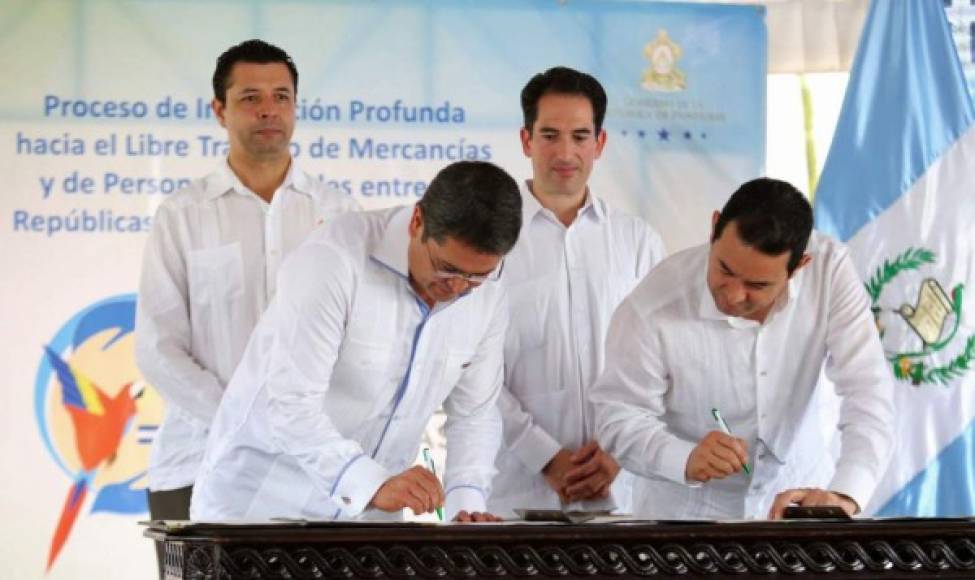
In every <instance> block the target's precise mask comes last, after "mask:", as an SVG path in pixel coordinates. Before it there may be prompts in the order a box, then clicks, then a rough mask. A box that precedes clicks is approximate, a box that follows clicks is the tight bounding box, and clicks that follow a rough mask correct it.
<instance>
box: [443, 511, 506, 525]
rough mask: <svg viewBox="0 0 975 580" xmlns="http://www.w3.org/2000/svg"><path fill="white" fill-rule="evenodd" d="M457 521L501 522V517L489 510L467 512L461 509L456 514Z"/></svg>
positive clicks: (455, 519)
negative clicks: (488, 511) (490, 512)
mask: <svg viewBox="0 0 975 580" xmlns="http://www.w3.org/2000/svg"><path fill="white" fill-rule="evenodd" d="M454 521H455V522H500V521H501V518H500V517H498V516H496V515H494V514H489V513H487V512H471V513H467V511H466V510H460V511H459V512H457V515H456V516H454Z"/></svg>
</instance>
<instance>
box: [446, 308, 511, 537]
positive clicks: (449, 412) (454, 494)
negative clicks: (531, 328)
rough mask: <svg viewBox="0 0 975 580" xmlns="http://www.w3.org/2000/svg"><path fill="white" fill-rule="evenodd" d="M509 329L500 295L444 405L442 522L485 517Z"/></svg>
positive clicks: (497, 438)
mask: <svg viewBox="0 0 975 580" xmlns="http://www.w3.org/2000/svg"><path fill="white" fill-rule="evenodd" d="M507 326H508V302H507V299H506V297H505V295H503V294H502V296H501V297H500V298H499V299H498V300H497V301H496V303H495V306H494V314H493V315H492V317H491V321H490V322H489V323H488V327H487V331H486V332H485V334H484V338H482V339H481V341H480V343H479V344H478V345H477V350H476V351H475V352H474V354H473V356H472V357H471V360H470V361H469V364H468V363H467V361H464V362H463V363H462V364H466V365H467V367H466V368H465V369H464V372H463V374H461V376H460V379H459V380H458V381H457V384H456V385H454V387H453V389H451V391H450V394H449V395H448V396H447V398H446V399H445V400H444V403H443V407H444V412H445V413H446V416H447V421H446V423H445V424H444V432H445V435H446V438H447V466H446V470H445V472H444V492H445V494H446V502H445V506H444V507H445V510H444V511H445V514H444V516H445V518H446V519H447V521H450V520H453V519H454V516H456V514H457V512H459V511H461V510H466V511H468V512H474V511H481V512H483V511H485V510H486V509H487V497H488V495H489V494H490V491H491V480H492V479H493V478H494V474H495V473H496V470H495V467H494V459H495V457H496V456H497V453H498V448H499V447H500V445H501V416H500V414H499V413H498V409H497V406H496V403H497V397H498V393H499V392H500V391H501V383H502V381H503V379H504V360H503V359H504V336H505V332H506V330H507Z"/></svg>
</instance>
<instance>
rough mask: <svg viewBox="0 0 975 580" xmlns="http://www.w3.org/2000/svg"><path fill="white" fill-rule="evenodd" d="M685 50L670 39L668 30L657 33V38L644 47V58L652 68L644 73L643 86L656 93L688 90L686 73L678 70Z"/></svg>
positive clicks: (662, 29)
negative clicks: (678, 63) (679, 60)
mask: <svg viewBox="0 0 975 580" xmlns="http://www.w3.org/2000/svg"><path fill="white" fill-rule="evenodd" d="M682 52H683V50H682V49H681V47H680V46H679V45H678V44H677V43H676V42H674V41H673V40H671V39H670V36H669V35H668V34H667V30H666V29H664V28H661V29H660V30H658V31H657V38H655V39H653V40H652V41H650V42H648V43H647V44H646V46H644V47H643V56H645V57H646V58H647V60H649V61H650V67H649V68H647V69H646V70H644V71H643V82H642V84H641V86H642V87H643V88H644V89H646V90H648V91H654V92H667V93H672V92H677V91H683V90H684V89H686V88H687V81H686V80H685V77H684V73H683V72H681V70H680V69H679V68H677V60H678V59H680V57H681V53H682Z"/></svg>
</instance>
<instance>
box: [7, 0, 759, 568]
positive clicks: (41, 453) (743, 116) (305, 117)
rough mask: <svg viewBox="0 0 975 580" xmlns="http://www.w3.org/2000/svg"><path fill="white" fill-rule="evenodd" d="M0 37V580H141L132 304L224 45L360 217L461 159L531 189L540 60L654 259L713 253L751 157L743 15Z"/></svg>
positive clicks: (197, 19) (753, 172)
mask: <svg viewBox="0 0 975 580" xmlns="http://www.w3.org/2000/svg"><path fill="white" fill-rule="evenodd" d="M0 29H2V30H3V33H4V34H2V35H0V50H2V53H3V54H4V57H5V58H4V59H3V64H2V65H0V67H2V69H3V72H4V73H5V74H4V75H3V76H4V78H6V79H7V82H6V83H4V84H3V86H0V174H2V175H3V177H4V178H5V180H6V184H5V186H6V189H5V192H4V195H3V196H2V198H0V244H2V248H3V251H2V254H0V266H2V270H0V271H2V272H3V276H2V279H0V303H2V309H3V316H2V320H3V325H2V328H0V345H2V350H3V352H4V353H6V357H5V361H6V364H5V367H4V370H5V376H7V381H6V382H7V387H6V388H5V389H3V391H2V394H0V397H2V399H0V417H2V424H3V435H4V436H3V437H2V440H0V453H2V456H3V457H4V458H5V460H6V462H7V463H6V464H7V465H8V467H7V469H6V470H5V477H4V491H3V493H2V494H0V513H2V514H3V515H4V516H6V517H7V518H8V521H10V522H13V523H14V525H12V526H7V527H6V529H7V532H6V534H5V537H4V538H3V539H2V541H0V561H2V562H3V563H4V566H5V572H6V574H7V575H8V577H11V578H18V579H19V578H40V577H49V578H85V577H99V578H104V579H112V578H118V579H123V578H124V579H127V580H128V579H133V578H152V577H153V576H154V572H155V568H154V562H153V554H152V546H151V543H150V542H149V541H147V540H145V539H143V538H142V537H141V530H140V529H139V528H138V526H136V525H135V522H136V521H138V520H139V519H142V518H145V517H146V512H145V496H144V489H145V477H144V470H145V465H146V459H147V455H148V449H149V445H150V444H151V441H152V437H153V434H154V432H155V428H156V426H157V425H158V422H159V419H160V417H161V414H162V411H163V409H162V402H161V400H160V399H159V397H158V395H157V394H156V393H155V392H154V391H153V390H152V388H151V387H150V386H148V385H145V384H144V383H143V382H142V380H141V377H140V375H139V373H138V370H137V369H136V367H135V365H134V362H133V356H132V344H133V337H132V332H131V331H132V312H133V308H134V300H135V297H134V295H133V293H134V292H135V289H136V286H137V279H138V272H139V267H140V261H141V252H142V246H143V243H144V240H145V235H146V233H147V232H148V230H149V228H150V227H151V216H152V214H153V212H154V210H155V208H156V207H157V206H158V204H159V203H160V202H161V201H162V200H163V199H165V197H166V196H167V195H169V194H171V193H172V192H173V191H175V190H176V189H177V188H178V187H180V186H181V185H182V184H185V183H186V181H187V180H189V179H192V178H194V177H198V176H201V175H203V174H205V173H207V172H209V171H210V170H212V168H213V167H214V166H216V164H217V163H219V162H220V161H221V159H222V157H223V156H224V155H225V152H226V150H225V147H226V144H225V143H223V141H224V139H225V135H224V134H223V132H222V130H221V129H220V128H219V126H218V125H217V123H216V121H215V120H213V119H212V117H211V113H210V111H209V109H208V106H207V105H208V103H209V100H210V97H211V92H210V84H209V83H210V76H211V75H212V71H213V65H214V62H215V59H216V56H217V55H218V54H220V53H221V52H222V51H223V50H225V49H226V48H227V47H229V46H231V45H232V44H236V43H237V42H240V41H241V40H244V39H247V38H252V37H260V38H263V39H265V40H268V41H270V42H273V43H275V44H278V45H279V46H281V47H283V48H285V49H286V50H287V51H288V52H289V53H290V54H291V55H292V56H293V58H294V59H295V61H296V63H297V65H298V69H299V73H300V82H299V90H298V116H299V121H298V125H297V127H298V128H297V131H296V133H295V138H294V145H293V149H294V152H295V155H296V158H297V160H298V162H299V163H300V164H301V165H302V166H303V167H304V168H306V169H308V170H309V171H311V172H312V173H313V174H316V175H318V176H320V177H321V178H322V179H324V180H326V181H330V182H333V183H334V184H335V185H337V186H338V187H340V188H342V189H344V190H345V191H347V192H348V193H349V194H350V195H353V196H355V197H356V198H357V199H358V200H359V201H360V202H361V203H362V204H363V205H364V206H365V207H367V208H371V207H381V206H388V205H393V204H402V203H411V202H413V201H414V200H416V199H417V198H418V197H419V195H421V194H422V191H423V189H424V187H425V185H426V183H427V182H428V181H429V180H430V179H431V178H432V177H433V175H434V174H435V173H436V171H437V170H438V169H439V168H440V167H442V166H444V165H446V164H447V163H449V162H451V161H454V160H457V159H485V160H489V161H492V162H495V163H497V164H499V165H501V166H503V167H505V168H506V169H508V170H509V171H510V172H511V173H512V174H513V175H514V176H515V177H516V178H517V179H524V178H526V177H528V175H529V171H530V165H529V163H528V162H527V160H525V159H524V158H523V156H522V153H521V148H520V144H519V142H518V138H517V135H518V128H519V127H520V125H521V111H520V108H519V99H518V95H519V92H520V90H521V87H522V86H523V85H524V84H525V82H527V80H528V79H529V78H530V77H531V75H533V74H535V73H537V72H541V71H543V70H545V69H547V68H549V67H551V66H555V65H567V66H572V67H575V68H578V69H581V70H585V71H587V72H590V73H592V74H594V75H595V76H596V77H597V78H599V79H600V80H601V81H602V82H603V84H604V86H605V87H606V90H607V92H608V94H609V98H610V105H609V114H608V116H607V120H606V129H607V131H608V133H609V139H608V144H607V148H606V151H605V153H604V155H603V158H602V159H601V160H600V161H598V162H597V165H596V170H595V173H594V175H593V180H592V186H593V190H594V191H595V192H596V193H597V194H599V195H601V196H603V197H605V198H607V199H608V200H610V201H611V202H612V203H614V204H616V205H618V206H622V207H624V208H626V209H629V210H630V211H632V212H634V213H639V214H641V215H643V216H644V217H646V218H647V219H648V220H649V221H650V222H651V223H652V224H653V225H654V226H655V227H656V228H657V229H658V230H659V231H660V232H661V234H662V235H663V236H664V239H665V240H666V242H667V244H668V246H669V248H670V250H675V249H679V248H682V247H686V246H688V245H691V244H694V243H698V242H701V241H703V240H705V239H706V235H707V231H708V223H709V213H710V211H711V210H713V209H715V208H717V207H720V206H721V204H722V203H723V201H724V199H725V198H726V197H727V195H728V194H730V192H731V191H732V190H733V189H734V188H735V187H736V186H737V184H738V183H740V182H741V181H744V180H746V179H749V178H752V177H755V176H757V175H759V174H761V172H762V167H763V160H764V158H765V151H764V138H765V116H764V114H765V53H766V32H765V23H764V11H763V9H762V8H758V7H741V6H708V5H677V4H667V3H660V4H657V3H646V2H635V1H634V2H628V1H615V2H595V1H588V2H587V1H578V2H572V3H560V2H555V1H552V2H532V3H526V2H521V1H516V0H492V1H481V2H474V1H455V2H436V1H433V0H415V1H410V0H408V1H399V2H393V1H391V0H377V1H373V2H359V1H335V2H308V1H283V2H274V3H270V2H258V1H256V0H253V1H241V2H180V1H166V2H163V1H159V0H132V1H126V2H123V1H117V2H116V1H108V0H87V1H84V2H75V1H68V0H61V1H58V0H47V1H33V0H23V1H13V0H7V1H5V2H3V3H2V4H0ZM72 514H76V515H75V516H74V519H72ZM59 522H60V523H59Z"/></svg>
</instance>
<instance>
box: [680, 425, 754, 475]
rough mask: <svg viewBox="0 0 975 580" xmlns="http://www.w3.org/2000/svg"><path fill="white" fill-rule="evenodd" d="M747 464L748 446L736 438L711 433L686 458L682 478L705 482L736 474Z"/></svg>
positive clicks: (719, 432)
mask: <svg viewBox="0 0 975 580" xmlns="http://www.w3.org/2000/svg"><path fill="white" fill-rule="evenodd" d="M747 462H748V446H747V445H745V442H744V441H743V440H741V439H738V438H737V437H732V436H731V435H725V434H724V433H722V432H721V431H711V432H710V433H708V434H707V435H705V436H704V439H701V442H700V443H698V444H697V447H695V448H694V450H693V451H691V455H690V457H688V458H687V467H685V468H684V477H685V478H686V479H687V480H688V481H700V482H702V483H703V482H705V481H709V480H711V479H722V478H725V477H728V476H729V475H732V474H735V473H738V472H739V471H741V470H742V466H743V465H745V463H747Z"/></svg>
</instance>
